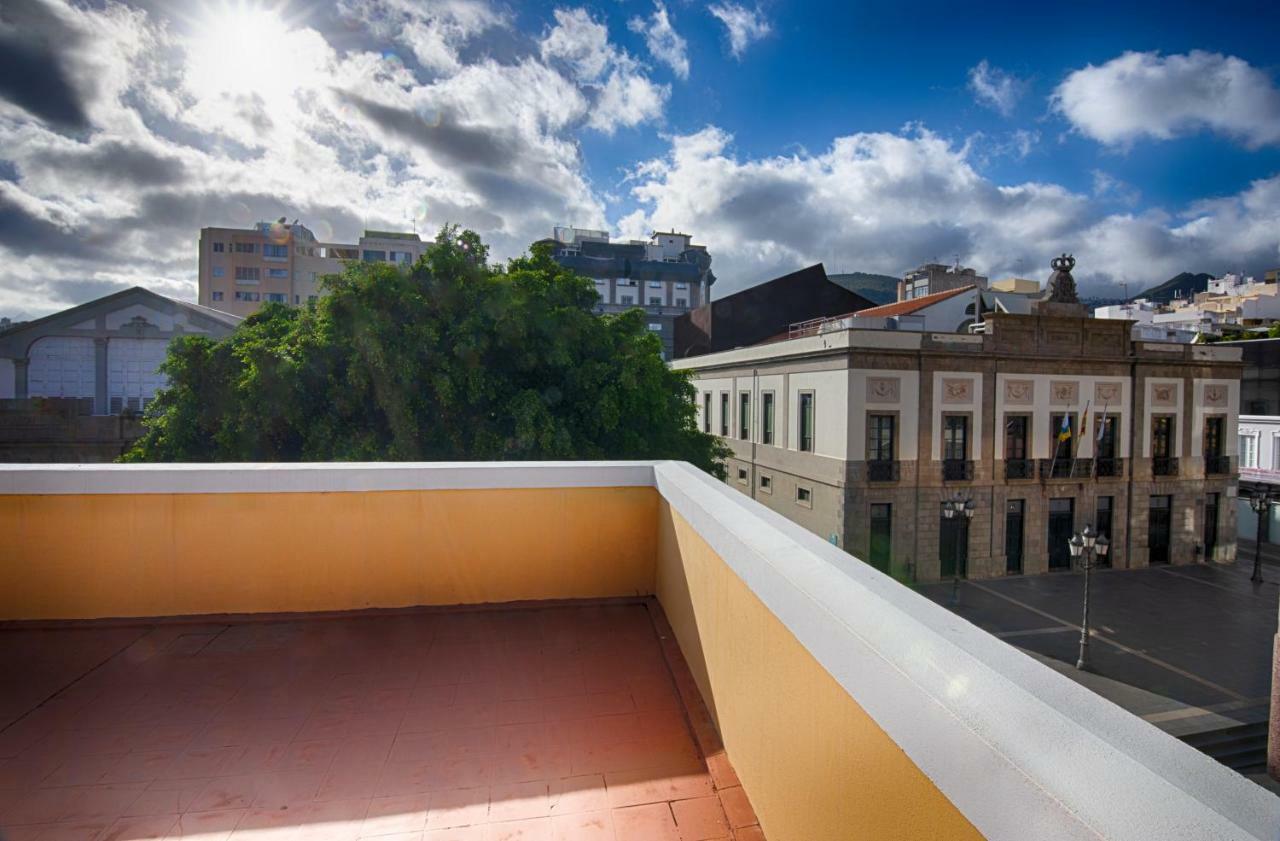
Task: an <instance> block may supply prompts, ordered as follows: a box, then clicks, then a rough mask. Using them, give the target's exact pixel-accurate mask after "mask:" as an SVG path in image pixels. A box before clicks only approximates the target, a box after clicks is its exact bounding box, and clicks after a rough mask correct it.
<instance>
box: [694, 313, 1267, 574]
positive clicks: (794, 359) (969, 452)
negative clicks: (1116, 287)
mask: <svg viewBox="0 0 1280 841" xmlns="http://www.w3.org/2000/svg"><path fill="white" fill-rule="evenodd" d="M856 321H857V319H851V320H849V322H848V323H849V325H850V326H848V327H845V326H844V325H838V327H843V328H844V329H828V330H824V331H821V332H819V333H816V334H813V335H804V336H799V337H797V338H792V339H786V340H782V341H776V342H772V343H767V344H759V345H755V346H752V347H744V348H738V349H734V350H727V351H723V352H720V353H711V354H707V355H704V356H698V357H693V358H689V359H683V360H679V361H677V362H675V363H674V367H676V368H678V369H681V370H688V371H691V372H692V374H693V382H694V385H695V387H696V389H697V393H698V397H697V399H698V413H699V422H700V423H701V424H702V428H703V429H704V430H705V431H707V432H711V433H713V434H716V435H719V436H720V437H722V438H723V439H724V440H725V442H726V443H728V444H729V446H730V448H731V449H732V451H733V456H732V458H731V459H730V460H729V463H728V469H729V475H728V482H729V484H731V485H732V486H733V487H735V488H737V489H739V490H740V491H742V492H743V493H745V494H749V495H751V496H752V497H753V498H754V499H756V500H757V501H758V502H761V503H763V504H765V505H767V506H768V507H770V508H772V509H774V510H775V511H778V512H779V513H781V514H783V515H785V516H787V517H789V518H790V519H792V520H794V521H795V522H797V523H799V524H801V525H803V526H805V527H806V528H808V529H810V530H811V531H813V532H816V533H817V534H819V535H821V536H822V537H824V538H826V539H828V540H830V541H831V542H833V543H836V544H838V545H839V546H841V547H843V548H845V549H846V550H847V551H848V552H850V553H851V554H853V555H856V556H857V557H860V558H862V559H863V560H865V561H867V562H868V563H870V564H872V565H874V566H876V567H877V568H880V569H882V570H886V571H890V572H892V573H893V574H894V575H896V576H898V577H900V578H902V579H904V580H908V581H920V582H927V581H937V580H940V579H949V578H952V577H969V578H989V577H993V576H1001V575H1011V574H1020V573H1041V572H1047V571H1052V570H1058V569H1068V568H1070V565H1071V560H1070V556H1069V550H1068V543H1067V541H1068V539H1069V538H1070V536H1071V535H1072V534H1073V533H1074V532H1075V531H1079V530H1080V529H1082V528H1084V526H1085V525H1086V524H1091V525H1093V526H1094V528H1096V529H1098V530H1099V531H1101V532H1102V533H1103V534H1106V535H1108V537H1109V538H1110V540H1111V544H1112V547H1113V549H1112V551H1111V553H1110V557H1109V559H1108V562H1109V563H1110V564H1112V565H1114V566H1118V567H1142V566H1147V565H1151V564H1190V563H1195V562H1198V561H1204V560H1214V561H1228V560H1231V559H1233V558H1234V557H1235V534H1236V509H1235V505H1234V502H1233V500H1234V497H1235V496H1236V470H1237V466H1238V459H1237V440H1238V439H1237V433H1236V427H1237V417H1238V404H1239V389H1240V373H1241V367H1242V366H1241V363H1240V351H1239V350H1238V349H1236V348H1225V347H1222V346H1212V345H1209V346H1202V345H1179V344H1171V343H1156V342H1151V343H1148V342H1135V341H1133V340H1132V339H1131V338H1130V332H1129V329H1130V323H1129V322H1127V321H1105V320H1098V319H1090V318H1084V317H1063V316H1061V315H1057V314H1052V311H1050V312H1049V313H1041V312H1039V311H1037V312H1033V313H1030V314H1014V313H1002V312H996V313H992V314H990V315H989V316H987V323H986V326H985V332H984V333H981V334H976V335H971V334H964V333H935V332H923V331H921V332H911V331H905V332H904V331H895V330H884V329H879V330H861V329H854V328H853V326H852V325H853V324H855V323H856ZM1064 430H1066V431H1067V432H1068V435H1066V436H1064V435H1063V432H1064ZM953 499H958V500H959V501H960V502H962V503H964V504H965V505H966V507H968V508H969V509H970V510H971V511H972V517H971V519H970V518H969V517H965V516H960V517H952V518H947V517H946V516H944V512H943V503H944V502H947V501H950V500H953Z"/></svg>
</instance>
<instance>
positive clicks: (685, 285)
mask: <svg viewBox="0 0 1280 841" xmlns="http://www.w3.org/2000/svg"><path fill="white" fill-rule="evenodd" d="M688 288H689V284H687V283H677V284H676V289H688Z"/></svg>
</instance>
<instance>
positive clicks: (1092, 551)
mask: <svg viewBox="0 0 1280 841" xmlns="http://www.w3.org/2000/svg"><path fill="white" fill-rule="evenodd" d="M1067 546H1068V547H1069V548H1070V549H1071V557H1073V558H1079V559H1080V565H1081V566H1082V567H1084V617H1083V618H1082V619H1081V620H1080V657H1079V659H1077V660H1076V668H1077V669H1081V670H1087V669H1089V668H1090V664H1089V583H1090V578H1089V573H1090V572H1091V571H1092V570H1093V565H1094V558H1095V557H1096V558H1105V557H1106V556H1107V551H1108V550H1110V549H1111V541H1109V540H1107V536H1106V535H1105V534H1104V535H1101V536H1099V535H1098V533H1097V532H1095V531H1094V530H1093V526H1085V527H1084V531H1082V532H1080V533H1079V534H1073V535H1072V536H1071V539H1070V540H1068V541H1067Z"/></svg>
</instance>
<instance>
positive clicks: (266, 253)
mask: <svg viewBox="0 0 1280 841" xmlns="http://www.w3.org/2000/svg"><path fill="white" fill-rule="evenodd" d="M262 256H263V257H268V258H285V257H288V256H289V246H287V245H272V244H271V243H266V244H264V245H263V246H262Z"/></svg>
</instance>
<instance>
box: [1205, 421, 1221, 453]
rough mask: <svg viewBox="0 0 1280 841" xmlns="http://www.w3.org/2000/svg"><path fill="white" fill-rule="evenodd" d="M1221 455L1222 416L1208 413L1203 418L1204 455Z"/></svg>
mask: <svg viewBox="0 0 1280 841" xmlns="http://www.w3.org/2000/svg"><path fill="white" fill-rule="evenodd" d="M1221 455H1222V416H1221V415H1210V416H1209V417H1207V418H1205V419H1204V457H1205V458H1217V457H1218V456H1221Z"/></svg>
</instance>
